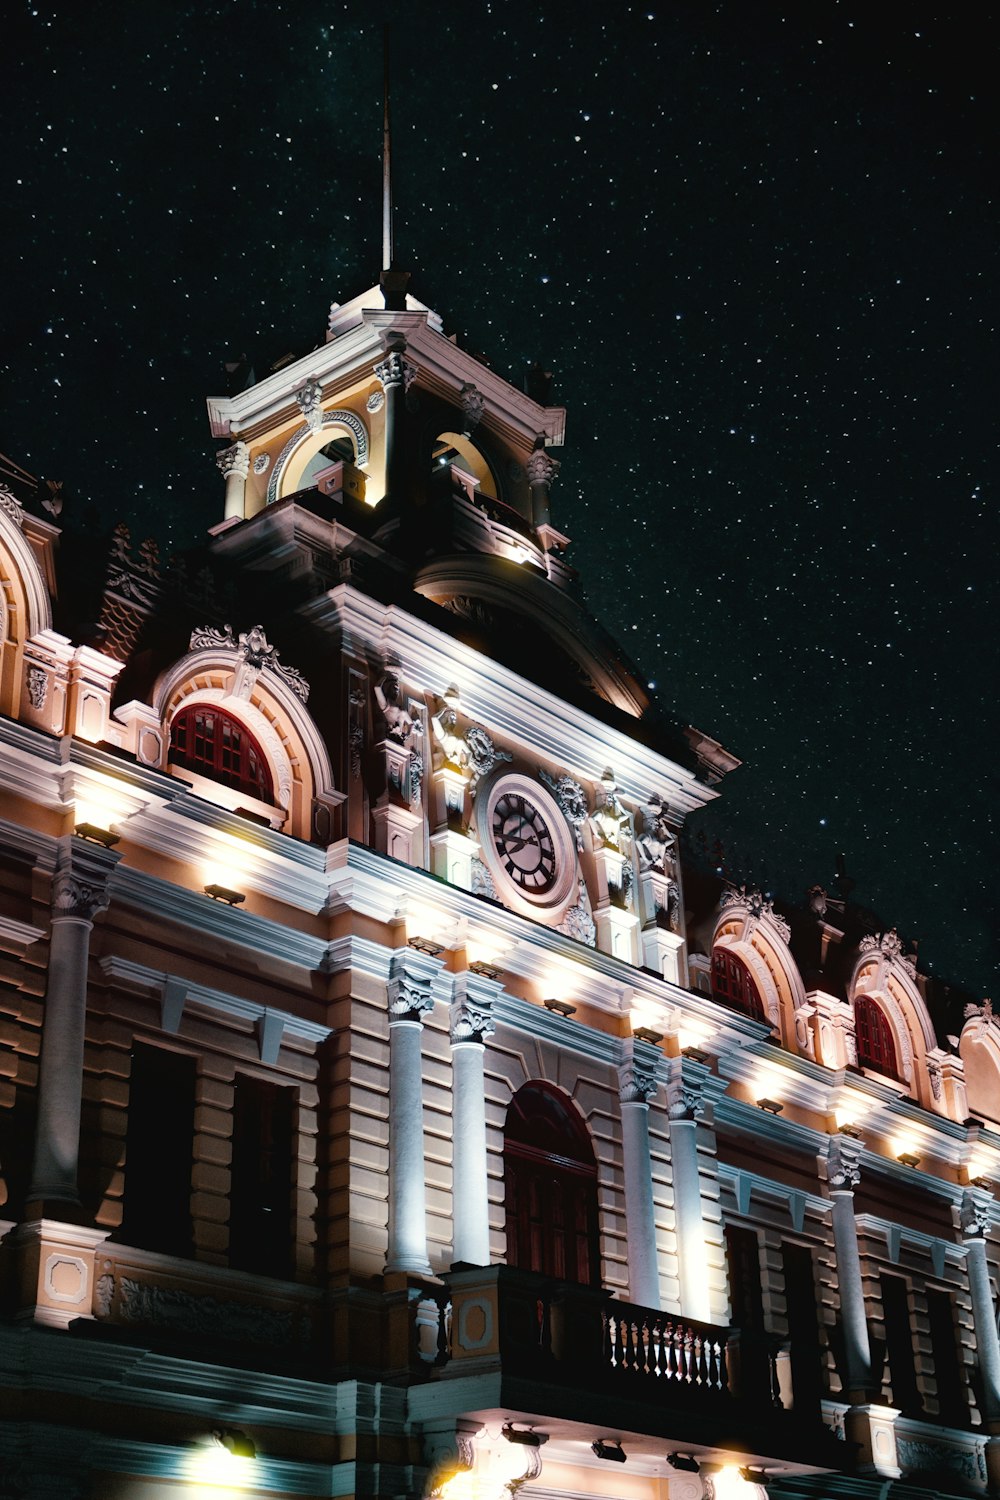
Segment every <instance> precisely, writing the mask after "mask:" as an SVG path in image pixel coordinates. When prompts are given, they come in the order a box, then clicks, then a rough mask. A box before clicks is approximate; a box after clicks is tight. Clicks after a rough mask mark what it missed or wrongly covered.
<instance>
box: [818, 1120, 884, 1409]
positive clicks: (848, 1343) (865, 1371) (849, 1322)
mask: <svg viewBox="0 0 1000 1500" xmlns="http://www.w3.org/2000/svg"><path fill="white" fill-rule="evenodd" d="M863 1151H864V1145H863V1144H862V1142H861V1141H855V1140H853V1139H852V1138H851V1137H850V1136H845V1135H834V1136H831V1137H830V1144H829V1147H828V1149H827V1156H826V1173H827V1184H828V1186H829V1189H830V1199H831V1203H832V1205H833V1207H832V1217H833V1244H834V1251H835V1253H836V1257H837V1285H838V1287H839V1289H840V1320H841V1325H842V1328H843V1335H844V1358H845V1361H846V1366H847V1368H846V1370H845V1372H844V1373H845V1375H846V1380H847V1391H846V1396H847V1399H848V1400H849V1401H851V1402H854V1403H858V1402H864V1401H867V1400H868V1399H869V1397H870V1395H871V1387H872V1379H873V1376H872V1351H871V1344H870V1342H869V1339H868V1319H867V1316H866V1314H865V1289H864V1283H863V1282H862V1279H861V1257H860V1255H859V1254H858V1226H857V1223H856V1221H855V1218H854V1189H855V1188H856V1187H857V1185H858V1183H859V1182H860V1181H861V1155H862V1153H863Z"/></svg>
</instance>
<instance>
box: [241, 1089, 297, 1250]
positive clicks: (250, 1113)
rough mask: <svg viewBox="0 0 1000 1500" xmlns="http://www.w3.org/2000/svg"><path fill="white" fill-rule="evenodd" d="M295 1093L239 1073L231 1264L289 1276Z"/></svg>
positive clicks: (293, 1175)
mask: <svg viewBox="0 0 1000 1500" xmlns="http://www.w3.org/2000/svg"><path fill="white" fill-rule="evenodd" d="M294 1147H295V1091H294V1089H292V1088H290V1087H288V1086H286V1085H284V1084H277V1083H268V1082H265V1081H264V1080H263V1079H261V1078H251V1077H248V1076H247V1074H245V1073H237V1075H236V1097H235V1100H234V1104H233V1165H232V1187H231V1190H230V1199H229V1264H230V1265H231V1266H234V1267H237V1268H238V1269H239V1270H241V1271H259V1272H261V1273H263V1274H264V1275H266V1276H288V1275H289V1274H290V1272H291V1256H292V1198H293V1193H294V1186H295V1160H294Z"/></svg>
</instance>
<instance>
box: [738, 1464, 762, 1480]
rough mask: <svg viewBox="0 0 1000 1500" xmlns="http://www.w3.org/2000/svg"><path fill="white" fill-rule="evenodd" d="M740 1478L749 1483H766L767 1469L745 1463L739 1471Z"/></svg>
mask: <svg viewBox="0 0 1000 1500" xmlns="http://www.w3.org/2000/svg"><path fill="white" fill-rule="evenodd" d="M739 1474H740V1478H741V1479H742V1480H744V1481H745V1482H746V1483H747V1484H766V1483H767V1470H766V1469H755V1468H754V1467H753V1465H752V1464H745V1465H744V1466H743V1468H742V1469H740V1471H739Z"/></svg>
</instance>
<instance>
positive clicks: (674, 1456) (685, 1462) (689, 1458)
mask: <svg viewBox="0 0 1000 1500" xmlns="http://www.w3.org/2000/svg"><path fill="white" fill-rule="evenodd" d="M667 1463H668V1464H669V1465H670V1467H671V1468H672V1469H676V1470H677V1471H678V1473H680V1474H700V1473H701V1464H700V1463H699V1462H698V1460H697V1459H696V1458H695V1457H694V1455H693V1454H692V1453H668V1454H667Z"/></svg>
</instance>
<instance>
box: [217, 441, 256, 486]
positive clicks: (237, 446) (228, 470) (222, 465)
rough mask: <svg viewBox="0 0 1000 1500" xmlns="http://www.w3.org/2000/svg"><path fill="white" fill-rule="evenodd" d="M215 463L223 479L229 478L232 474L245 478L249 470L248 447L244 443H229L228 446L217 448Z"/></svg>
mask: <svg viewBox="0 0 1000 1500" xmlns="http://www.w3.org/2000/svg"><path fill="white" fill-rule="evenodd" d="M215 464H216V467H217V469H218V470H219V473H220V474H221V475H222V477H223V479H229V478H231V477H232V476H233V475H236V476H238V477H239V478H240V479H246V477H247V475H248V474H249V472H250V449H249V448H248V447H247V445H246V443H241V442H236V443H231V444H230V446H229V447H228V448H220V449H219V451H218V453H217V454H216V455H215Z"/></svg>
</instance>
